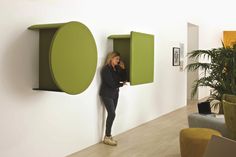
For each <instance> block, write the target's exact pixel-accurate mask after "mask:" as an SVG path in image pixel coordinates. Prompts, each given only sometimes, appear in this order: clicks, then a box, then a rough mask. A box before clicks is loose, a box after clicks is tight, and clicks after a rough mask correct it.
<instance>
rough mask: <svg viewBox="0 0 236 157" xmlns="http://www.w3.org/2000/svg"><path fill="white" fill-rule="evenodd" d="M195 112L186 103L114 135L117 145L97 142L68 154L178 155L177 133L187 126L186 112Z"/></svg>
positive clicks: (74, 156)
mask: <svg viewBox="0 0 236 157" xmlns="http://www.w3.org/2000/svg"><path fill="white" fill-rule="evenodd" d="M196 111H197V108H196V105H188V106H187V107H184V108H181V109H178V110H176V111H174V112H171V113H169V114H166V115H164V116H162V117H160V118H157V119H155V120H152V121H150V122H148V123H146V124H143V125H141V126H139V127H137V128H134V129H131V130H129V131H127V132H125V133H122V134H120V135H117V136H115V139H116V140H118V146H116V147H112V146H108V145H105V144H103V143H99V144H96V145H94V146H91V147H89V148H87V149H84V150H82V151H79V152H77V153H74V154H72V155H70V156H68V157H180V151H179V132H180V130H181V129H182V128H186V127H188V124H187V114H188V113H191V112H196Z"/></svg>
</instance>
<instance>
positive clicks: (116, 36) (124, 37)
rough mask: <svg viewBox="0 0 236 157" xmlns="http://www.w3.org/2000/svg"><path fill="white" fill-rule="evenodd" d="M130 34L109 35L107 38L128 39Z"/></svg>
mask: <svg viewBox="0 0 236 157" xmlns="http://www.w3.org/2000/svg"><path fill="white" fill-rule="evenodd" d="M128 38H130V35H127V34H123V35H110V36H109V37H108V39H128Z"/></svg>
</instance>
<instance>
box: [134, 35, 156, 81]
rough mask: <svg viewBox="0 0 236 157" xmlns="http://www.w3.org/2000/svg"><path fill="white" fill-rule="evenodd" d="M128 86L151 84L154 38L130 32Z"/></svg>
mask: <svg viewBox="0 0 236 157" xmlns="http://www.w3.org/2000/svg"><path fill="white" fill-rule="evenodd" d="M130 55H131V56H130V84H131V85H137V84H144V83H150V82H153V79H154V78H153V77H154V36H153V35H150V34H144V33H138V32H131V53H130Z"/></svg>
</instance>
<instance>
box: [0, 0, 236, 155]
mask: <svg viewBox="0 0 236 157" xmlns="http://www.w3.org/2000/svg"><path fill="white" fill-rule="evenodd" d="M228 1H229V0H228ZM226 2H227V0H225V1H224V3H223V4H221V3H218V2H215V1H214V5H216V7H215V6H213V5H210V2H209V3H206V1H203V0H201V1H192V2H190V1H187V0H180V1H176V2H175V1H170V0H166V1H158V0H148V1H136V0H119V1H114V0H113V1H111V0H100V1H93V0H70V1H67V0H50V1H48V0H21V1H18V0H1V2H0V10H1V14H0V19H1V25H0V28H1V29H0V30H1V38H0V74H1V75H0V76H1V77H0V101H1V103H0V116H1V118H0V124H1V129H0V156H3V157H16V156H21V157H32V156H34V157H63V156H66V155H68V154H71V153H73V152H76V151H78V150H81V149H83V148H86V147H88V146H90V145H93V144H95V143H97V142H99V141H100V140H101V138H102V135H103V131H104V130H103V126H104V122H103V120H104V116H105V111H104V108H103V106H102V104H101V102H100V100H99V97H98V89H99V84H100V76H99V70H100V68H101V66H102V62H103V60H104V57H105V56H106V53H107V51H108V50H111V42H108V41H107V39H106V37H107V36H108V35H110V34H124V33H129V32H130V31H139V32H145V33H151V34H154V35H155V78H154V83H150V84H144V85H138V86H131V87H130V86H127V87H124V88H122V89H121V92H120V99H119V104H118V108H117V117H116V120H115V122H114V127H113V134H114V135H116V134H119V133H122V132H124V131H127V130H129V129H131V128H133V127H136V126H138V125H140V124H143V123H145V122H147V121H150V120H152V119H155V118H157V117H159V116H161V115H163V114H165V113H168V112H171V111H173V110H175V109H177V108H180V107H182V106H184V105H186V90H185V89H186V72H180V71H179V67H173V66H172V47H174V46H179V43H180V42H181V43H185V50H186V39H187V22H191V23H194V24H197V25H199V27H200V48H211V47H215V46H219V45H220V40H219V37H221V33H222V31H223V30H225V29H234V28H235V27H236V22H235V21H234V19H235V18H234V8H233V5H227V7H223V5H224V4H227V3H226ZM205 5H207V6H205ZM132 7H133V8H132ZM228 8H229V9H228ZM224 9H225V10H224ZM209 10H212V12H211V11H209ZM206 15H207V16H206ZM68 21H80V22H82V23H84V24H85V25H86V26H88V27H89V28H90V30H91V31H92V33H93V35H94V37H95V40H96V43H97V48H98V67H97V73H96V75H95V77H94V79H93V82H92V84H91V85H90V86H89V88H88V89H87V90H86V91H85V92H84V93H82V94H80V95H76V96H71V95H67V94H65V93H57V92H46V91H33V90H32V88H33V87H37V82H38V33H37V32H34V31H30V30H27V27H29V26H30V25H34V24H38V23H58V22H68ZM228 26H231V27H228Z"/></svg>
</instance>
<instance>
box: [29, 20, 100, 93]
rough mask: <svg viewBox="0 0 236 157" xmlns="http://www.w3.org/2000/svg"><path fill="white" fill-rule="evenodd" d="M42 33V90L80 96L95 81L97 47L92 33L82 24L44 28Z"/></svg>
mask: <svg viewBox="0 0 236 157" xmlns="http://www.w3.org/2000/svg"><path fill="white" fill-rule="evenodd" d="M29 29H30V30H38V31H39V88H37V89H38V90H48V91H62V92H66V93H68V94H79V93H81V92H83V91H84V90H86V89H87V88H88V86H89V85H90V83H91V82H92V80H93V77H94V74H95V71H96V66H97V47H96V43H95V40H94V37H93V35H92V33H91V32H90V30H89V29H88V28H87V27H86V26H85V25H84V24H82V23H80V22H68V23H61V24H42V25H34V26H31V27H29Z"/></svg>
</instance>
